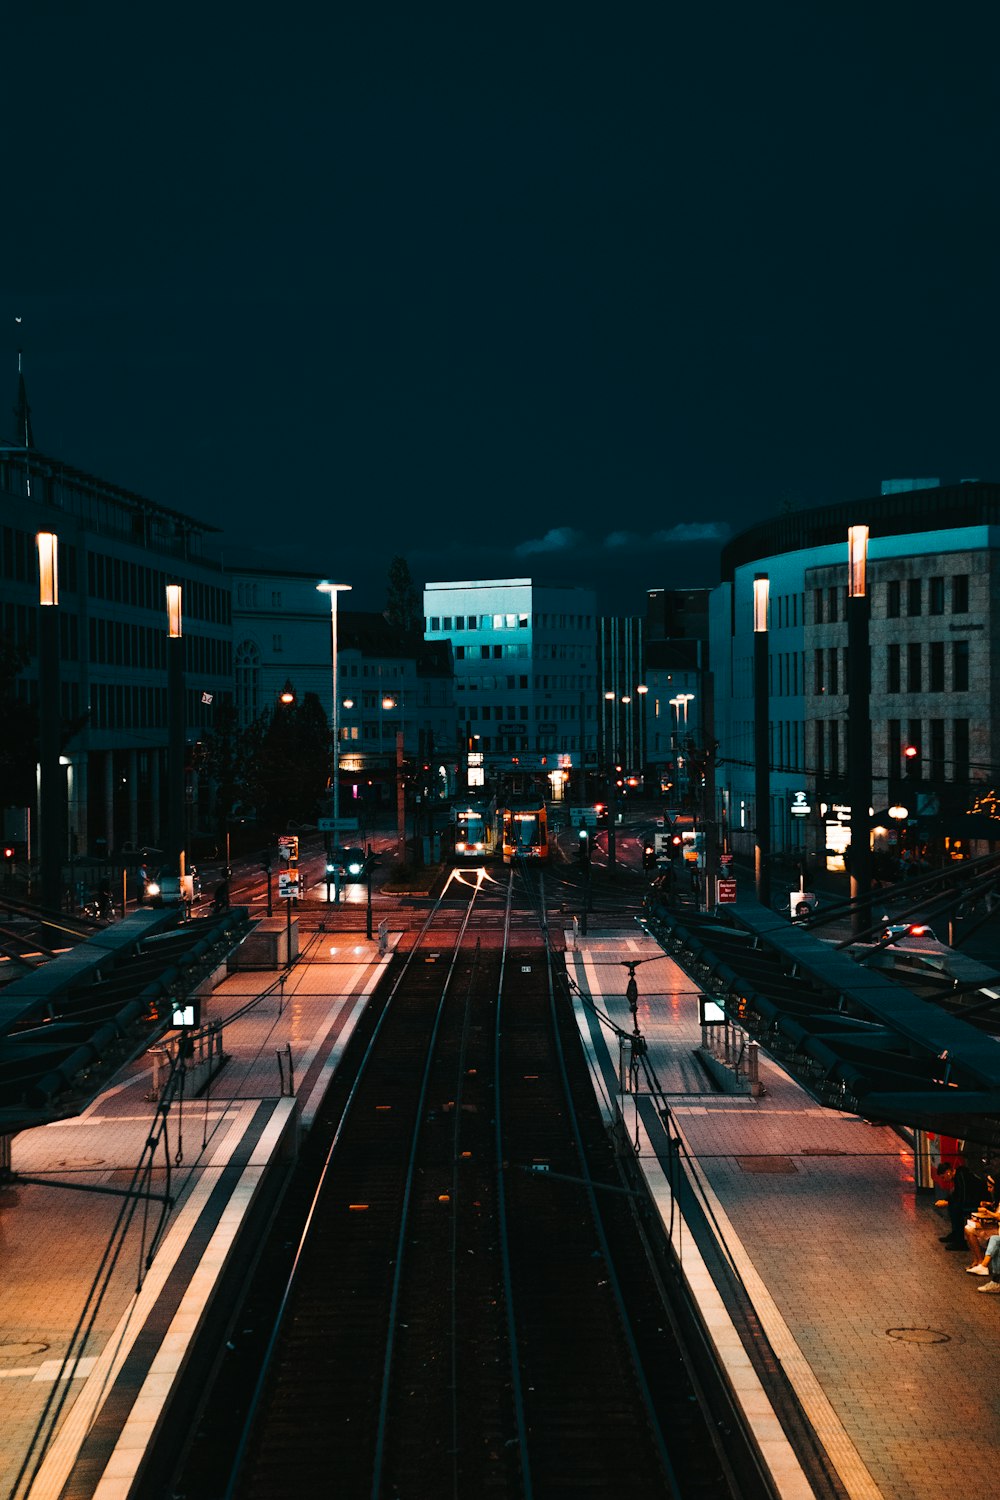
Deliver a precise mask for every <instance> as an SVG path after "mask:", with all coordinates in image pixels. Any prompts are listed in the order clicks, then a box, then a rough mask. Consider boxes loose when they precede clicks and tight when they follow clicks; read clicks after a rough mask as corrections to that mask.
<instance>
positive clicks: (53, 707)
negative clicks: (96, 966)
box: [35, 531, 62, 911]
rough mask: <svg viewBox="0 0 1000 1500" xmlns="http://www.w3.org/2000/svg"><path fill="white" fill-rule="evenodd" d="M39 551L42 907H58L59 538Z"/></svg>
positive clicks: (40, 543) (46, 540)
mask: <svg viewBox="0 0 1000 1500" xmlns="http://www.w3.org/2000/svg"><path fill="white" fill-rule="evenodd" d="M35 544H36V546H37V548H38V605H39V610H38V614H39V619H38V714H39V743H38V807H39V818H40V822H41V828H40V830H39V864H40V866H41V877H42V880H41V885H42V905H43V906H47V907H50V908H51V909H52V910H54V911H55V910H58V908H59V906H60V904H61V901H62V809H61V801H62V794H61V790H60V786H59V782H60V777H61V773H60V770H59V538H58V537H57V536H56V535H55V533H54V532H52V531H40V532H39V533H38V535H37V536H36V537H35Z"/></svg>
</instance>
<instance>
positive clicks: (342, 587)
mask: <svg viewBox="0 0 1000 1500" xmlns="http://www.w3.org/2000/svg"><path fill="white" fill-rule="evenodd" d="M316 587H317V589H318V590H319V592H320V593H321V594H329V595H330V660H331V671H332V676H333V698H332V707H333V719H332V729H333V834H334V838H335V839H337V840H339V838H340V699H339V697H338V692H337V595H338V594H345V593H349V592H350V589H351V585H350V584H349V583H327V582H326V581H325V580H324V582H323V583H318V584H317V585H316Z"/></svg>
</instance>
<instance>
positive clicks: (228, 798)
mask: <svg viewBox="0 0 1000 1500" xmlns="http://www.w3.org/2000/svg"><path fill="white" fill-rule="evenodd" d="M252 743H253V741H252V739H251V737H250V735H249V734H248V733H247V732H245V731H242V730H241V729H240V727H239V723H238V721H237V717H236V705H235V704H234V703H233V702H232V701H230V700H226V699H224V700H223V701H222V702H221V703H220V704H219V706H218V708H217V709H216V713H215V726H214V728H213V729H212V730H211V731H210V732H209V733H207V734H205V735H204V736H203V737H202V738H201V739H200V740H199V741H198V745H197V747H196V759H197V764H198V769H199V771H200V772H202V773H203V774H205V775H207V776H208V778H209V780H210V783H211V786H212V831H213V833H215V834H216V836H217V838H218V840H219V846H220V848H221V847H222V845H223V843H224V840H225V836H226V828H227V825H228V820H229V817H230V814H231V813H232V811H233V808H234V807H235V806H236V805H237V803H246V802H247V792H246V765H247V759H248V756H249V753H250V748H251V745H252Z"/></svg>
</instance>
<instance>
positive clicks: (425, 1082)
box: [371, 885, 481, 1500]
mask: <svg viewBox="0 0 1000 1500" xmlns="http://www.w3.org/2000/svg"><path fill="white" fill-rule="evenodd" d="M480 889H481V887H480V886H479V885H477V886H476V888H475V890H474V891H473V892H472V896H471V897H470V899H469V904H468V906H467V907H466V910H465V915H464V917H463V919H462V922H461V925H460V927H459V929H458V932H457V934H456V936H455V946H454V949H453V951H452V955H451V963H450V964H449V965H448V972H447V974H446V975H445V978H444V983H443V984H442V986H441V994H440V996H439V998H438V1003H437V1011H436V1012H435V1016H434V1024H433V1026H432V1027H431V1034H430V1037H429V1038H428V1042H427V1053H426V1055H425V1057H424V1070H423V1075H422V1077H421V1079H420V1097H419V1100H418V1102H417V1111H416V1117H415V1123H414V1127H413V1139H412V1141H411V1142H410V1159H409V1161H408V1163H407V1167H406V1182H405V1185H404V1188H403V1205H402V1211H401V1213H400V1218H399V1233H398V1234H397V1236H396V1255H395V1261H394V1266H393V1277H392V1293H391V1296H390V1298H389V1320H388V1325H387V1329H386V1342H385V1355H384V1358H383V1364H382V1389H381V1392H380V1394H379V1408H378V1421H377V1424H376V1431H375V1455H374V1460H373V1463H372V1483H371V1495H372V1500H379V1494H380V1492H381V1489H382V1471H383V1468H384V1465H385V1439H386V1431H387V1428H388V1424H389V1400H390V1395H391V1386H392V1362H393V1357H394V1354H395V1348H396V1317H397V1314H398V1311H399V1297H400V1291H401V1288H402V1285H403V1267H404V1264H405V1262H406V1239H407V1234H408V1232H409V1226H410V1203H411V1200H412V1197H413V1182H414V1177H415V1175H416V1170H417V1151H418V1148H419V1145H420V1138H421V1127H422V1124H423V1118H424V1109H425V1107H426V1104H427V1091H428V1088H429V1085H430V1080H431V1070H432V1068H433V1064H434V1058H435V1049H436V1046H437V1038H438V1032H439V1031H440V1029H441V1018H442V1016H443V1015H444V1008H445V1002H446V1000H447V998H448V991H449V990H450V988H451V981H452V978H453V976H454V973H455V966H456V964H457V963H458V959H459V955H460V954H461V951H462V939H463V938H464V937H465V932H466V929H467V927H468V925H469V921H470V919H471V917H472V909H473V907H474V906H475V904H476V898H477V897H478V895H479V892H480ZM414 951H415V949H414ZM390 998H391V997H390Z"/></svg>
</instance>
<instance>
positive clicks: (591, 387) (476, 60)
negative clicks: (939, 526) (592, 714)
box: [0, 0, 1000, 611]
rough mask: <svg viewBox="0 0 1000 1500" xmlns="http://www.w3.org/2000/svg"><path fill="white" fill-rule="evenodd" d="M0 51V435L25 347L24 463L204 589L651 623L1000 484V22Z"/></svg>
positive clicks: (103, 26)
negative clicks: (119, 499)
mask: <svg viewBox="0 0 1000 1500" xmlns="http://www.w3.org/2000/svg"><path fill="white" fill-rule="evenodd" d="M4 31H5V37H4V52H5V62H4V78H3V85H2V99H3V105H2V107H3V118H4V124H5V127H6V128H5V131H4V136H5V141H6V149H5V183H6V189H7V191H6V194H5V201H6V213H5V216H4V217H5V227H4V234H3V241H2V244H3V252H2V256H0V268H2V269H0V302H2V309H0V310H2V314H3V324H2V326H3V330H4V331H3V336H2V341H0V373H2V368H3V366H5V367H6V369H7V376H6V389H7V391H8V392H9V400H4V401H3V405H2V407H0V413H2V414H3V415H4V417H5V419H6V420H5V424H4V426H5V431H6V430H7V429H10V428H11V426H12V423H11V421H10V420H9V416H8V413H9V410H10V408H11V407H12V406H13V401H14V396H15V391H16V368H17V350H18V347H23V349H24V357H25V372H26V378H27V382H28V393H29V398H30V401H31V406H32V419H33V425H34V435H35V442H36V444H37V446H38V447H39V448H40V449H41V450H42V451H43V452H45V453H47V454H50V455H52V456H54V457H56V458H59V459H62V460H64V461H65V462H67V463H70V464H73V465H75V466H77V467H79V468H82V469H86V470H89V471H91V472H93V473H95V474H98V475H100V476H101V477H102V478H104V479H107V480H110V481H112V482H114V483H117V484H120V485H123V486H125V487H127V488H131V489H135V490H138V491H139V492H140V493H143V494H145V495H148V496H149V497H150V498H151V499H153V500H156V501H159V502H161V503H163V504H165V505H169V506H171V507H174V508H176V509H179V510H183V511H187V512H190V513H192V514H195V515H197V516H199V517H201V518H202V519H204V520H205V521H206V522H208V523H210V524H212V525H214V526H218V527H220V528H222V529H223V531H224V533H225V535H224V538H223V543H224V546H225V548H226V549H227V551H228V555H229V557H230V558H231V559H235V557H236V556H237V553H236V551H235V547H236V545H237V543H238V544H240V545H241V546H245V545H246V543H247V542H251V543H253V544H255V545H259V546H260V547H261V548H264V549H266V551H267V554H268V555H269V556H270V557H271V558H274V559H276V560H279V561H282V560H283V561H285V562H286V563H287V564H288V565H290V566H306V567H309V568H315V569H316V571H317V573H318V574H321V575H326V576H330V577H337V578H341V579H343V580H345V581H348V582H352V583H353V584H354V586H355V593H354V594H353V595H352V596H351V603H352V605H355V606H358V607H368V608H381V607H382V605H383V603H384V594H385V574H386V569H387V566H388V562H389V559H390V557H391V556H392V554H393V553H394V552H399V553H402V554H403V555H404V556H405V557H406V558H407V559H408V561H409V563H410V567H411V570H412V572H413V575H414V578H415V580H416V582H417V583H418V585H419V584H422V583H423V582H424V581H426V580H428V579H437V580H442V579H449V578H466V577H498V576H528V575H532V576H534V577H536V578H539V579H551V580H552V581H563V582H565V581H577V582H580V583H583V584H587V585H588V586H594V587H596V588H597V589H598V590H599V597H600V603H601V605H602V607H604V608H606V609H615V610H634V611H639V610H641V609H642V608H643V604H644V591H645V590H646V589H647V588H649V587H660V586H665V587H678V586H682V587H683V586H694V585H698V584H711V583H713V582H715V581H716V578H717V569H718V547H719V541H720V540H722V539H724V538H725V537H726V536H727V535H728V534H730V533H731V532H732V531H734V530H739V529H740V528H741V527H743V526H745V525H749V524H751V523H752V522H755V521H758V520H761V519H764V518H766V517H767V516H769V515H774V514H777V513H778V512H780V511H782V510H786V509H788V508H790V507H796V508H804V507H807V506H810V505H814V504H818V503H822V502H828V501H832V500H839V499H848V498H850V497H852V496H859V497H860V496H864V495H867V494H873V493H877V492H878V489H879V485H880V481H881V480H882V479H885V478H890V477H900V476H904V475H920V476H940V477H942V478H946V479H958V478H968V477H976V478H983V479H998V478H1000V462H998V461H997V456H996V448H997V419H996V413H997V394H998V393H997V375H996V370H997V363H998V358H997V349H998V347H1000V340H998V332H1000V329H998V321H1000V319H998V299H997V280H998V275H997V266H998V244H1000V235H998V230H1000V213H998V202H997V183H998V161H1000V153H998V149H997V147H998V126H997V120H998V108H997V100H998V96H1000V90H998V76H997V75H998V66H1000V65H998V59H1000V45H998V43H1000V21H998V9H997V7H996V6H995V5H992V4H987V3H983V4H979V5H966V4H961V3H958V4H956V5H952V6H949V7H943V6H941V5H940V4H936V5H933V6H932V5H930V4H925V3H915V4H912V3H908V4H902V3H898V0H874V3H873V0H862V3H855V0H836V3H825V4H811V3H805V4H803V3H801V0H798V3H795V4H788V5H778V6H769V5H766V4H765V5H764V6H757V7H754V6H745V5H741V6H735V5H732V4H729V3H723V4H715V5H711V6H709V5H704V6H688V7H684V8H683V9H682V8H681V7H679V6H676V5H671V4H669V3H666V0H661V3H658V4H655V5H654V4H648V5H646V4H637V5H625V6H610V5H608V6H602V7H594V6H589V5H586V4H578V5H573V6H569V5H548V4H544V3H541V4H540V3H537V0H536V3H535V4H534V5H532V6H530V7H529V6H524V7H520V6H517V5H508V4H505V5H502V6H500V5H497V6H492V7H486V6H481V5H473V4H466V5H464V6H461V7H459V6H451V5H448V6H445V5H435V4H429V5H415V4H408V5H405V6H403V5H396V6H387V5H378V4H370V3H360V4H358V3H355V4H354V5H351V6H347V5H342V4H337V3H334V4H332V5H331V4H318V3H317V4H313V5H305V6H303V5H299V6H295V5H292V6H286V7H282V6H269V7H268V8H267V9H266V10H265V9H264V8H258V7H256V6H254V5H252V4H250V5H240V6H238V7H237V6H235V5H225V4H220V5H203V6H199V7H190V8H187V7H184V6H181V7H168V8H160V9H157V10H155V11H154V10H151V9H150V8H148V7H143V6H136V5H135V4H134V0H132V3H130V4H128V5H118V4H114V5H105V4H101V3H100V0H96V3H95V4H91V5H84V4H83V3H80V4H74V5H67V4H55V3H53V0H33V3H32V4H30V5H28V6H22V7H19V8H18V10H17V11H12V10H11V11H9V13H8V14H7V16H6V17H5V23H4ZM17 316H20V317H21V318H22V319H23V322H22V323H21V324H20V325H17V324H16V323H15V317H17ZM2 392H3V385H2V383H0V398H2Z"/></svg>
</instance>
